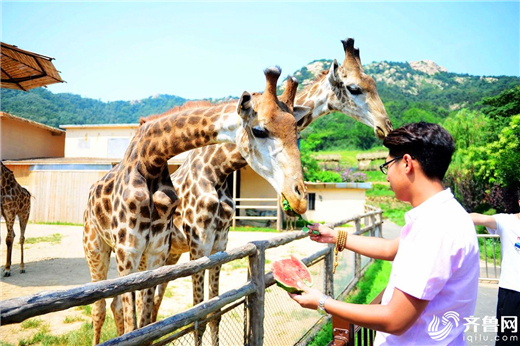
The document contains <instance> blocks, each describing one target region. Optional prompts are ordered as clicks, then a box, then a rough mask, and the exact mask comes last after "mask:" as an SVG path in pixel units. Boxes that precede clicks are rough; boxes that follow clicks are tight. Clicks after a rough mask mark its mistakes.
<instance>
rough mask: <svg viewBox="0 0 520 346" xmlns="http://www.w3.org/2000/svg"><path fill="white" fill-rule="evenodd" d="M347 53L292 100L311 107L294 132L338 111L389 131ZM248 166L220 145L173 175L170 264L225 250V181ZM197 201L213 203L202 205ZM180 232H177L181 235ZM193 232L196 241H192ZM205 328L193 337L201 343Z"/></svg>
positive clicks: (198, 292)
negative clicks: (187, 255) (175, 204)
mask: <svg viewBox="0 0 520 346" xmlns="http://www.w3.org/2000/svg"><path fill="white" fill-rule="evenodd" d="M341 42H342V43H343V48H344V51H345V59H344V61H343V63H342V65H339V64H338V63H337V61H336V60H334V62H333V63H332V65H331V67H330V69H329V70H327V71H323V72H322V73H321V75H320V76H319V77H318V78H316V80H315V81H314V82H313V83H312V84H310V85H308V86H307V87H306V88H305V89H304V90H303V91H301V92H300V93H299V94H298V95H297V96H296V101H295V102H294V103H295V104H298V105H305V106H308V107H310V108H311V112H310V113H308V115H307V116H305V117H303V118H302V119H301V120H300V121H298V124H297V125H298V131H302V130H303V129H304V128H306V127H307V126H308V125H309V124H310V123H312V122H313V121H314V120H316V119H318V118H319V117H321V116H324V115H326V114H329V113H331V112H335V111H338V112H342V113H344V114H346V115H348V116H350V117H352V118H354V119H356V120H358V121H360V122H362V123H364V124H366V125H368V126H370V127H372V128H373V129H374V132H375V135H376V136H378V137H379V138H384V137H385V136H386V134H388V133H389V132H390V131H392V123H391V122H390V119H389V118H388V115H387V113H386V110H385V107H384V105H383V103H382V102H381V99H380V98H379V95H378V93H377V89H376V84H375V82H374V80H373V79H372V77H370V76H368V75H366V74H365V73H364V71H363V67H362V66H361V60H360V57H359V50H358V49H357V48H354V40H353V39H346V40H343V41H341ZM295 85H296V86H297V84H295V81H294V80H292V79H290V78H289V79H288V84H287V88H286V90H285V92H284V95H285V96H281V97H280V99H282V98H283V97H288V98H290V97H292V98H294V94H295V93H296V88H295V87H294V86H295ZM246 165H247V161H246V159H245V158H244V157H242V156H241V155H239V152H238V149H237V148H236V146H235V145H233V144H219V145H212V146H207V147H204V148H199V149H196V150H193V151H192V152H191V153H190V154H189V156H188V157H187V159H186V160H185V162H184V163H183V164H182V165H181V167H180V168H179V169H178V170H177V171H176V172H175V173H173V174H172V176H171V177H172V181H173V186H174V189H175V191H176V192H177V194H178V196H179V199H180V204H179V206H178V207H177V209H176V211H175V213H174V216H173V225H172V226H171V227H173V226H175V227H174V228H175V231H174V233H173V237H172V239H173V240H172V247H171V250H170V257H169V258H168V264H175V263H177V261H178V260H179V258H180V256H181V254H182V253H184V252H188V251H189V253H190V259H192V260H193V259H197V258H200V257H203V256H208V255H210V254H213V253H216V252H219V251H224V250H225V249H226V246H227V241H228V233H229V227H230V225H231V222H232V220H233V215H234V213H235V203H234V201H233V198H232V196H231V195H230V192H229V189H228V184H227V180H226V178H227V176H228V175H229V174H230V173H232V172H234V171H236V170H238V169H241V168H243V167H245V166H246ZM201 201H211V203H210V204H206V206H204V205H201ZM208 209H209V210H217V211H218V212H217V213H211V215H213V217H212V218H210V219H207V218H205V219H204V222H195V223H193V220H198V219H199V215H206V214H208ZM178 230H181V232H179V231H178ZM192 233H196V234H198V235H199V237H193V236H191V234H192ZM219 276H220V266H217V267H215V268H212V269H210V270H209V299H211V298H213V297H216V296H218V295H219ZM192 281H193V304H194V305H196V304H199V303H200V302H202V301H203V300H204V273H198V274H195V275H193V280H192ZM166 287H167V283H165V284H162V285H160V286H159V288H158V290H157V295H156V297H155V300H154V315H153V320H154V321H155V319H156V318H157V313H158V310H159V307H160V304H161V301H162V298H163V295H164V292H165V290H166ZM218 323H219V320H218V319H217V320H216V321H215V322H212V324H210V329H212V332H211V335H212V337H214V338H215V339H214V340H213V341H214V344H217V343H218V333H217V330H218ZM203 332H204V326H200V327H199V330H198V331H197V332H196V338H197V343H198V344H200V342H201V338H202V334H203Z"/></svg>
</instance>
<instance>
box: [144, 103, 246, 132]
mask: <svg viewBox="0 0 520 346" xmlns="http://www.w3.org/2000/svg"><path fill="white" fill-rule="evenodd" d="M231 102H236V100H230V101H222V102H218V103H211V102H210V101H208V100H197V101H187V102H185V103H184V104H183V105H181V106H175V107H173V108H171V109H169V110H167V111H166V112H164V113H160V114H151V115H148V116H146V117H141V118H139V126H141V125H143V124H144V123H147V122H150V121H152V120H155V119H158V118H162V117H166V116H170V115H174V114H176V113H180V112H183V111H185V110H188V109H196V108H203V107H210V106H216V105H221V104H227V103H231Z"/></svg>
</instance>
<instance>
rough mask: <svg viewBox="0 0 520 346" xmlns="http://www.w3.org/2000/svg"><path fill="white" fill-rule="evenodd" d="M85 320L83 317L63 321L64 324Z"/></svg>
mask: <svg viewBox="0 0 520 346" xmlns="http://www.w3.org/2000/svg"><path fill="white" fill-rule="evenodd" d="M83 321H85V319H84V318H83V317H81V316H66V317H65V319H64V320H63V323H65V324H67V323H74V322H83Z"/></svg>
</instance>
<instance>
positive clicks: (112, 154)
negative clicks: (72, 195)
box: [60, 124, 138, 159]
mask: <svg viewBox="0 0 520 346" xmlns="http://www.w3.org/2000/svg"><path fill="white" fill-rule="evenodd" d="M60 127H61V128H64V129H65V130H66V138H65V157H99V158H115V159H121V158H123V155H124V153H125V151H126V148H127V147H128V144H130V140H131V139H132V138H133V137H134V135H135V133H136V131H137V128H138V125H137V124H129V125H98V126H95V125H90V126H88V125H78V126H76V125H64V126H60Z"/></svg>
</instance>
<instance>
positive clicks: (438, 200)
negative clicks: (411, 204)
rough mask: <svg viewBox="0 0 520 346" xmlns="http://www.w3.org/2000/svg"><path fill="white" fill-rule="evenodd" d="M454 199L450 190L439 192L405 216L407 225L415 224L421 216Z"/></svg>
mask: <svg viewBox="0 0 520 346" xmlns="http://www.w3.org/2000/svg"><path fill="white" fill-rule="evenodd" d="M452 198H453V194H452V193H451V190H450V188H447V189H445V190H442V191H440V192H437V193H436V194H435V195H433V196H431V197H430V198H428V199H427V200H426V201H424V202H422V203H421V204H419V205H418V206H417V207H415V208H413V209H412V210H410V211H408V212H406V213H405V214H404V220H405V222H406V223H407V224H409V223H413V222H414V221H415V220H417V219H418V218H419V217H420V216H421V214H423V213H427V212H429V211H430V210H431V209H432V208H434V207H435V206H436V205H439V204H442V203H444V202H446V201H448V200H450V199H452Z"/></svg>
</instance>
